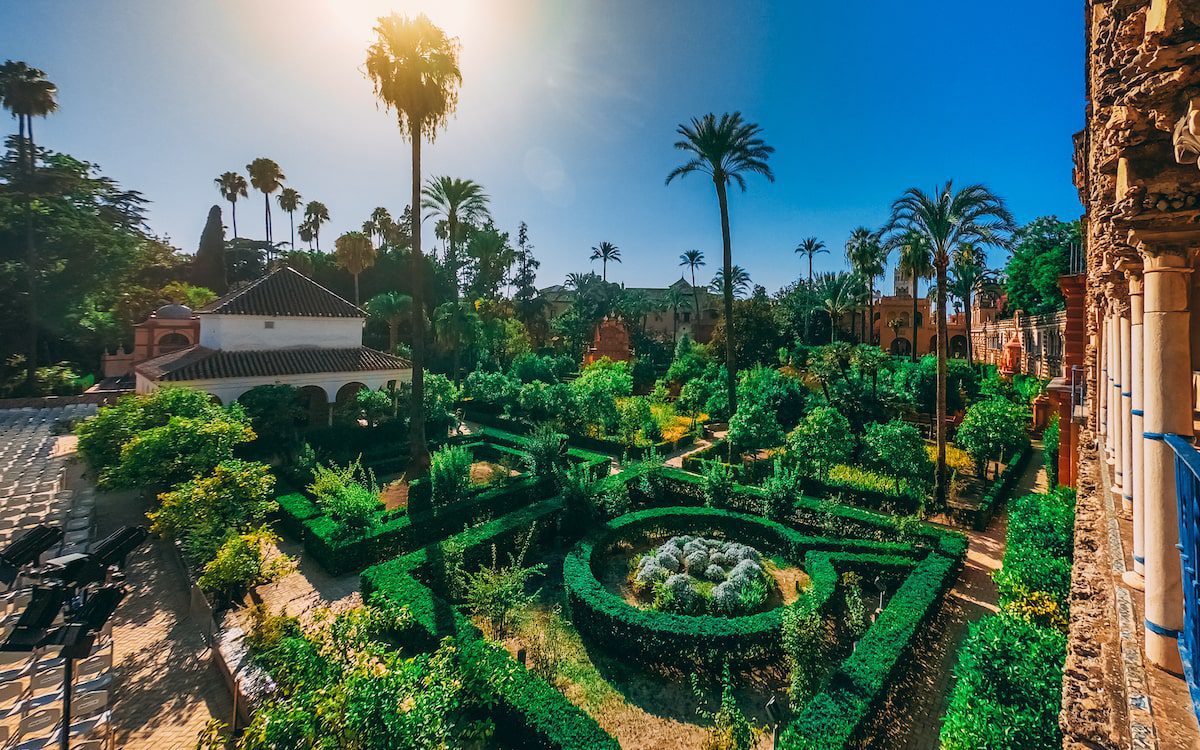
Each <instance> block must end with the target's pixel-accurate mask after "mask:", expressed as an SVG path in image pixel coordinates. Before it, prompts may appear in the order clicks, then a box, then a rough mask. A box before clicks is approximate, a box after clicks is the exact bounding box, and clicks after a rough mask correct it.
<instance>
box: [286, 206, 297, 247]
mask: <svg viewBox="0 0 1200 750" xmlns="http://www.w3.org/2000/svg"><path fill="white" fill-rule="evenodd" d="M288 225H289V226H291V228H292V241H291V243H290V244H289V245H288V248H289V249H292V250H295V249H296V212H295V211H288Z"/></svg>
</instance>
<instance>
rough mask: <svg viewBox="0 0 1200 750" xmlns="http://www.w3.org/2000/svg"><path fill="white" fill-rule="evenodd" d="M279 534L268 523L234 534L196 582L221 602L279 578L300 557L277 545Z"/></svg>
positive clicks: (223, 544)
mask: <svg viewBox="0 0 1200 750" xmlns="http://www.w3.org/2000/svg"><path fill="white" fill-rule="evenodd" d="M278 541H279V536H278V535H277V534H275V532H273V531H271V530H270V528H268V527H267V526H260V527H258V528H257V529H254V530H252V531H248V532H246V533H244V534H230V535H229V536H227V537H226V538H225V541H224V542H223V543H222V544H221V546H220V548H218V549H217V551H216V554H215V555H214V556H213V559H211V560H209V561H208V563H206V564H205V565H204V571H203V572H202V573H201V574H200V577H199V579H197V581H196V583H197V584H198V585H199V586H200V588H202V589H204V591H206V592H207V593H209V594H211V595H213V596H215V597H216V598H217V601H219V602H226V603H228V602H234V601H237V600H238V599H241V598H242V597H243V596H245V595H246V594H247V593H248V592H249V591H250V590H251V589H253V588H254V587H255V586H261V585H263V584H266V583H271V582H273V581H278V580H279V579H280V578H283V577H284V576H285V575H287V574H288V573H291V572H292V571H294V570H295V569H296V560H295V559H294V558H291V557H288V556H287V555H284V554H281V553H280V552H279V551H278V549H277V548H276V546H275V545H276V543H277V542H278Z"/></svg>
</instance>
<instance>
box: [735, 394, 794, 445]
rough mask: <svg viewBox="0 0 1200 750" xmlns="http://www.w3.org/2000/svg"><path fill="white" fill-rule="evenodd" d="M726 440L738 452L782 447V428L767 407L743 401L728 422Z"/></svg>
mask: <svg viewBox="0 0 1200 750" xmlns="http://www.w3.org/2000/svg"><path fill="white" fill-rule="evenodd" d="M728 440H729V442H731V443H733V445H734V447H735V448H736V449H737V450H739V451H748V452H755V451H759V450H762V449H763V448H773V447H775V446H777V445H782V444H783V441H784V435H783V428H782V427H780V425H779V420H778V419H777V418H776V416H775V414H774V413H773V412H772V411H771V410H770V409H769V408H768V407H766V406H764V405H763V404H760V403H756V402H754V401H743V402H740V403H739V404H738V410H737V413H736V414H734V415H733V418H732V419H730V420H729V434H728Z"/></svg>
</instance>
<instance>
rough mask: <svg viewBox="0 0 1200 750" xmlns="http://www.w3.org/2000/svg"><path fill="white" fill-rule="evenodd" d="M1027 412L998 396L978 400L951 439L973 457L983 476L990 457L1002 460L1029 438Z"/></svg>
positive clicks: (1023, 408)
mask: <svg viewBox="0 0 1200 750" xmlns="http://www.w3.org/2000/svg"><path fill="white" fill-rule="evenodd" d="M1028 419H1029V411H1028V409H1026V407H1024V406H1022V405H1020V404H1014V403H1012V402H1011V401H1008V400H1006V399H1000V398H991V399H988V400H986V401H980V402H978V403H975V404H973V405H972V406H971V408H969V409H967V414H966V416H965V417H963V421H962V424H961V425H959V427H958V432H957V433H956V435H955V438H954V442H955V443H957V444H958V445H959V447H961V448H963V449H965V450H966V451H967V452H968V453H970V454H971V458H973V459H974V460H975V464H976V466H977V467H978V470H979V473H980V475H981V476H982V475H983V472H984V465H985V464H986V462H987V461H988V460H989V459H1002V458H1004V457H1006V456H1008V455H1009V454H1010V453H1012V452H1013V451H1014V450H1016V449H1017V448H1018V447H1020V446H1021V445H1023V444H1024V443H1026V442H1027V441H1028V439H1029V438H1028V436H1027V435H1026V432H1025V424H1026V422H1027V421H1028Z"/></svg>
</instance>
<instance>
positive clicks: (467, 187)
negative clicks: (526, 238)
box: [421, 175, 491, 296]
mask: <svg viewBox="0 0 1200 750" xmlns="http://www.w3.org/2000/svg"><path fill="white" fill-rule="evenodd" d="M421 195H423V196H424V200H422V202H421V207H422V208H426V209H428V210H429V214H427V216H426V218H428V217H431V216H440V217H442V218H443V219H444V220H445V222H446V267H447V269H449V271H450V273H451V274H452V275H453V277H454V280H455V282H456V283H455V286H454V294H455V295H456V296H457V295H458V284H457V282H458V272H459V260H458V248H457V247H456V245H455V243H456V242H458V239H459V235H460V234H461V232H462V224H464V223H465V224H472V225H474V224H480V223H483V222H485V221H488V220H489V219H491V214H490V213H489V212H488V200H489V198H488V196H487V193H485V192H483V186H481V185H480V184H479V183H477V182H475V181H474V180H463V179H459V178H456V177H447V176H445V175H443V176H441V177H430V178H429V181H428V182H426V183H425V188H424V189H423V190H422V191H421Z"/></svg>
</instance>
